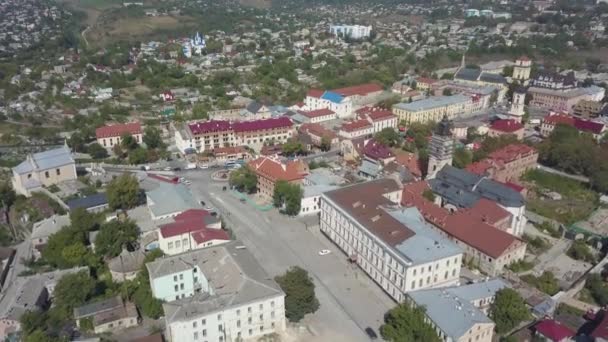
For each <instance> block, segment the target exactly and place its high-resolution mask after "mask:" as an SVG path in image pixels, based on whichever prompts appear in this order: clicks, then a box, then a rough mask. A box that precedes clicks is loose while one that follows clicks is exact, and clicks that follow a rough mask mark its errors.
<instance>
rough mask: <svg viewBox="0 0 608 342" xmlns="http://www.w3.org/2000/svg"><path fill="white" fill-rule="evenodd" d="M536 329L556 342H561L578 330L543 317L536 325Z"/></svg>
mask: <svg viewBox="0 0 608 342" xmlns="http://www.w3.org/2000/svg"><path fill="white" fill-rule="evenodd" d="M534 329H535V330H536V331H537V332H538V333H540V334H542V335H543V336H545V337H546V338H548V339H550V340H551V341H555V342H560V341H563V340H565V339H567V338H570V337H574V335H576V332H574V331H572V330H571V329H570V328H568V327H567V326H565V325H563V324H561V323H560V322H558V321H556V320H553V319H543V320H542V321H540V322H539V323H537V324H536V325H535V326H534Z"/></svg>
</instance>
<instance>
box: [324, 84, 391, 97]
mask: <svg viewBox="0 0 608 342" xmlns="http://www.w3.org/2000/svg"><path fill="white" fill-rule="evenodd" d="M382 90H384V89H383V88H382V87H381V86H379V85H377V84H375V83H366V84H360V85H356V86H352V87H346V88H339V89H334V90H332V91H333V92H335V93H338V94H340V95H342V96H345V97H346V96H352V95H363V96H364V95H368V94H369V93H374V92H377V91H382ZM319 96H321V95H319Z"/></svg>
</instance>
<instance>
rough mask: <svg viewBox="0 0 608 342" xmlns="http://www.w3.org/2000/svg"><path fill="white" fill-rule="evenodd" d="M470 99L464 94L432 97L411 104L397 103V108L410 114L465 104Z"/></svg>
mask: <svg viewBox="0 0 608 342" xmlns="http://www.w3.org/2000/svg"><path fill="white" fill-rule="evenodd" d="M470 99H471V98H470V97H468V96H466V95H462V94H456V95H452V96H432V97H429V98H426V99H424V100H420V101H414V102H411V103H404V102H402V103H397V104H396V105H395V107H397V108H398V109H403V110H406V111H409V112H418V111H422V110H428V109H432V108H438V107H443V106H448V105H452V104H457V103H465V102H467V101H469V100H470Z"/></svg>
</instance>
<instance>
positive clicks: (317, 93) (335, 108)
mask: <svg viewBox="0 0 608 342" xmlns="http://www.w3.org/2000/svg"><path fill="white" fill-rule="evenodd" d="M304 104H305V107H304V108H305V110H308V111H315V110H320V109H329V110H331V111H332V112H334V113H336V116H337V117H339V118H346V117H349V116H351V115H352V113H353V102H352V101H351V99H349V98H345V97H344V96H342V95H340V94H338V93H335V92H333V91H323V90H318V89H311V90H309V91H308V93H307V94H306V99H304Z"/></svg>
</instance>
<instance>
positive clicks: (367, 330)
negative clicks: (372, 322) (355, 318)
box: [365, 327, 378, 340]
mask: <svg viewBox="0 0 608 342" xmlns="http://www.w3.org/2000/svg"><path fill="white" fill-rule="evenodd" d="M365 333H366V334H367V336H368V337H369V339H370V340H375V339H377V338H378V335H376V332H375V331H374V329H372V328H370V327H367V328H365Z"/></svg>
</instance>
